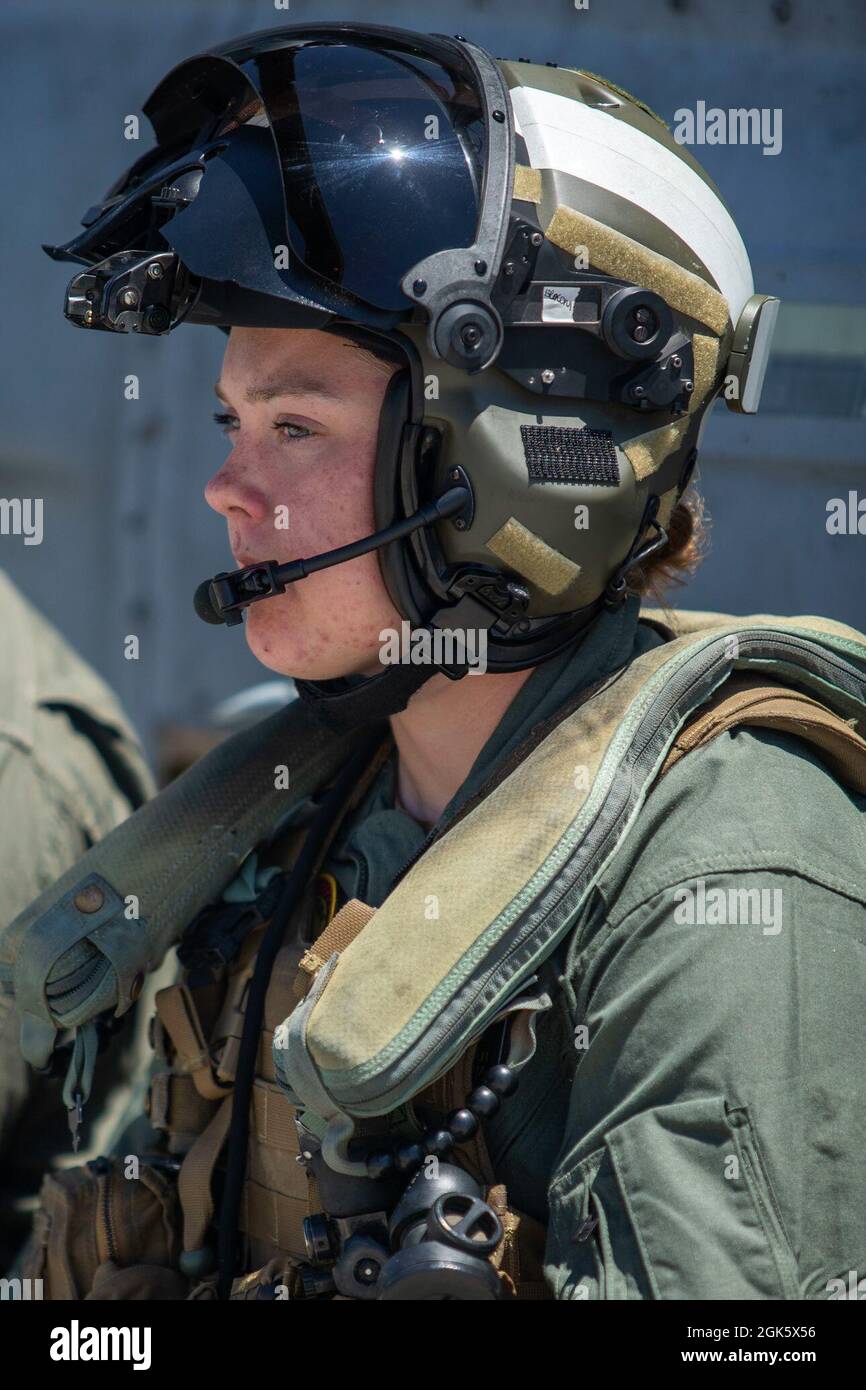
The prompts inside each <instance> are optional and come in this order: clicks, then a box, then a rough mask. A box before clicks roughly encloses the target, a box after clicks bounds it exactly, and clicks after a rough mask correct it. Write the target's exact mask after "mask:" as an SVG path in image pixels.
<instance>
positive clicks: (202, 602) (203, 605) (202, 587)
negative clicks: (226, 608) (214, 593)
mask: <svg viewBox="0 0 866 1390" xmlns="http://www.w3.org/2000/svg"><path fill="white" fill-rule="evenodd" d="M210 585H211V582H210V580H209V579H206V580H205V581H204V583H202V584H199V586H198V588H197V589H196V591H195V598H194V599H193V603H194V605H195V611H196V613H197V614H198V616H199V617H200V618H201V620H202V622H204V623H217V624H218V623H223V622H225V618H224V617H223V616H222V614H221V613H219V612H217V610H216V608H215V607H214V602H213V599H212V598H211V590H210Z"/></svg>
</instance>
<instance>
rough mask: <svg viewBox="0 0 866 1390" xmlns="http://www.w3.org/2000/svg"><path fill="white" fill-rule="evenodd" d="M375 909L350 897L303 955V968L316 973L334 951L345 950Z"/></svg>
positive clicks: (313, 973)
mask: <svg viewBox="0 0 866 1390" xmlns="http://www.w3.org/2000/svg"><path fill="white" fill-rule="evenodd" d="M375 911H376V909H375V907H370V905H369V903H362V902H361V899H360V898H350V899H349V901H348V902H347V903H344V904H343V906H342V907H341V908H340V911H339V912H337V913H335V915H334V916H333V917H332V918H331V920H330V922H329V923H328V925H327V926H326V927H325V930H324V931H323V932H322V934H321V936H320V937H318V939H317V940H316V941H315V942H314V943H313V945H312V946H311V947H310V948H309V950H307V951H305V952H304V954H303V955H302V956H301V962H300V965H301V969H302V970H305V971H306V973H307V974H308V975H315V973H316V971H317V970H321V968H322V966H323V965H324V964H325V961H326V960H327V959H328V957H329V956H331V955H333V953H334V951H345V949H346V947H347V946H348V945H350V944H351V942H353V941H354V940H355V937H356V936H358V934H359V933H360V932H361V931H363V929H364V927H366V925H367V923H368V922H369V920H370V918H371V917H372V916H373V915H374V913H375Z"/></svg>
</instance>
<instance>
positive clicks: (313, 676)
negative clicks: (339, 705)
mask: <svg viewBox="0 0 866 1390" xmlns="http://www.w3.org/2000/svg"><path fill="white" fill-rule="evenodd" d="M393 370H394V369H393V368H392V367H390V366H389V365H388V364H387V363H384V362H378V361H377V360H376V359H374V358H371V357H370V356H369V355H368V354H366V353H364V352H363V351H361V349H360V348H358V347H357V346H356V345H355V344H353V343H350V342H348V341H347V340H346V339H343V338H338V337H336V336H334V335H333V334H330V333H323V332H320V331H319V330H317V329H306V328H304V329H295V328H292V329H283V328H234V329H232V332H231V335H230V337H229V341H228V347H227V348H226V353H225V357H224V359H223V368H222V375H221V377H220V380H219V382H218V384H217V395H218V396H219V398H220V401H221V402H222V404H221V406H220V423H221V424H222V426H223V428H224V430H225V432H226V435H227V436H228V440H229V445H230V453H229V456H228V458H227V459H226V461H225V463H224V464H223V466H222V467H221V468H220V470H219V472H218V473H216V474H215V475H214V476H213V478H211V480H210V482H209V483H208V485H207V487H206V489H205V498H206V499H207V501H208V503H209V505H210V506H211V507H213V508H214V510H215V511H217V512H220V513H221V514H222V515H223V516H224V517H225V518H226V521H227V522H228V531H229V544H230V545H231V548H232V553H233V555H234V557H235V561H236V563H237V565H238V566H239V567H240V566H242V565H249V564H253V563H254V562H255V561H262V560H277V561H279V562H281V563H283V562H285V561H287V560H295V559H301V558H307V557H309V556H311V555H317V554H319V553H320V552H321V551H324V550H333V549H335V548H336V547H337V546H340V545H346V544H347V543H348V542H349V541H354V540H358V539H360V538H361V537H362V536H366V535H369V533H370V532H371V531H374V530H375V529H376V527H375V521H374V514H373V473H374V467H375V459H376V440H377V434H378V426H379V411H380V408H381V405H382V400H383V398H384V395H385V388H386V386H387V383H388V379H389V377H390V376H391V375H392V373H393ZM286 517H288V526H286ZM400 621H401V618H400V614H399V613H398V612H397V610H396V609H395V608H394V606H393V604H392V603H391V600H390V598H389V596H388V591H387V589H386V588H385V585H384V582H383V580H382V576H381V573H380V570H379V562H378V559H377V557H376V554H375V552H371V553H370V554H367V555H360V556H358V557H357V558H356V559H354V560H347V561H346V562H345V563H344V564H341V565H335V566H333V567H332V568H331V569H325V570H319V571H318V572H317V573H315V574H311V575H308V576H307V578H306V579H301V580H298V582H297V583H295V584H290V585H289V586H288V588H287V589H286V591H285V593H284V594H281V595H279V596H278V597H275V598H269V599H266V600H264V602H261V603H254V604H253V605H252V606H251V607H250V608H248V609H247V610H246V618H245V626H246V632H247V642H248V644H249V647H250V650H251V651H252V652H253V653H254V654H255V656H257V657H258V659H259V661H261V662H262V663H263V665H265V666H268V667H270V669H271V670H273V671H278V672H280V673H281V674H283V675H287V676H298V677H300V678H302V679H306V680H330V679H333V678H335V677H337V676H347V675H352V674H356V673H358V674H370V675H373V674H375V673H376V672H377V671H379V670H380V669H381V665H380V662H379V660H378V652H379V648H380V646H381V639H380V637H379V633H380V632H381V631H382V629H383V628H396V629H397V630H398V631H399V628H400Z"/></svg>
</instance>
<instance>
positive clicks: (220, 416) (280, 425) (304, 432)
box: [213, 411, 313, 441]
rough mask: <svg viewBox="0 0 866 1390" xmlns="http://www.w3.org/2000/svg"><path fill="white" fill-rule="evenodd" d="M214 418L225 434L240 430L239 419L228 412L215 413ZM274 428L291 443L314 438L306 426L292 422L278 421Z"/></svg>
mask: <svg viewBox="0 0 866 1390" xmlns="http://www.w3.org/2000/svg"><path fill="white" fill-rule="evenodd" d="M213 418H214V420H215V421H216V423H217V424H218V425H219V427H220V429H221V430H222V432H223V434H234V433H235V432H236V430H238V429H239V428H240V421H239V420H238V417H237V416H236V415H231V414H229V413H228V412H224V411H215V412H214V417H213ZM273 428H274V429H275V430H278V431H279V432H280V433H281V434H282V436H283V438H284V439H288V440H291V441H294V440H301V439H312V438H313V431H312V430H308V429H307V428H306V426H305V425H293V424H292V423H291V421H290V420H277V421H275V422H274V425H273Z"/></svg>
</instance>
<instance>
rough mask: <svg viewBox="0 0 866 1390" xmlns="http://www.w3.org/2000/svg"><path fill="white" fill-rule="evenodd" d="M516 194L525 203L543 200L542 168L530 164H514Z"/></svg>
mask: <svg viewBox="0 0 866 1390" xmlns="http://www.w3.org/2000/svg"><path fill="white" fill-rule="evenodd" d="M514 196H515V198H519V199H520V200H521V201H522V202H524V203H540V202H541V170H540V169H530V167H529V165H528V164H515V166H514Z"/></svg>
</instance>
